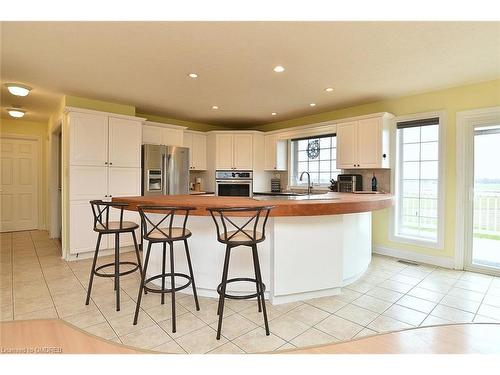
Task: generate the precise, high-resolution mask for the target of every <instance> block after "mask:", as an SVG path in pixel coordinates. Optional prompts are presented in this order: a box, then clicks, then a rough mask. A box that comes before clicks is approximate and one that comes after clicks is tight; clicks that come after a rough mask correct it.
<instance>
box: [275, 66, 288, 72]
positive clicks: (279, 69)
mask: <svg viewBox="0 0 500 375" xmlns="http://www.w3.org/2000/svg"><path fill="white" fill-rule="evenodd" d="M273 70H274V71H275V72H276V73H281V72H284V71H285V68H284V67H282V66H281V65H277V66H275V67H274V69H273Z"/></svg>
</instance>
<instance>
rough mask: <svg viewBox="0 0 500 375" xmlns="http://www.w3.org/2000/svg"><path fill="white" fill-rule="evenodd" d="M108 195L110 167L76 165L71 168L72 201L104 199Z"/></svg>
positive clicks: (70, 189) (70, 190) (70, 192)
mask: <svg viewBox="0 0 500 375" xmlns="http://www.w3.org/2000/svg"><path fill="white" fill-rule="evenodd" d="M107 194H108V167H106V166H99V167H97V166H95V167H90V166H86V165H74V166H71V167H70V168H69V199H70V200H87V201H89V200H91V199H104V197H106V196H107ZM87 203H88V202H87Z"/></svg>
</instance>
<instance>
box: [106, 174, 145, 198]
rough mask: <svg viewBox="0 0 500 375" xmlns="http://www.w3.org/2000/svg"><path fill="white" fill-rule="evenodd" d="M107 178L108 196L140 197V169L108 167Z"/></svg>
mask: <svg viewBox="0 0 500 375" xmlns="http://www.w3.org/2000/svg"><path fill="white" fill-rule="evenodd" d="M108 176H109V177H108V181H109V185H108V194H109V195H110V196H112V197H126V196H136V195H141V168H121V167H109V172H108Z"/></svg>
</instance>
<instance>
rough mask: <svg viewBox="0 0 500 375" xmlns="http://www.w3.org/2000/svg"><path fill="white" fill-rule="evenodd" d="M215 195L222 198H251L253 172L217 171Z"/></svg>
mask: <svg viewBox="0 0 500 375" xmlns="http://www.w3.org/2000/svg"><path fill="white" fill-rule="evenodd" d="M215 195H217V196H220V197H251V196H252V195H253V172H252V171H221V170H218V171H215Z"/></svg>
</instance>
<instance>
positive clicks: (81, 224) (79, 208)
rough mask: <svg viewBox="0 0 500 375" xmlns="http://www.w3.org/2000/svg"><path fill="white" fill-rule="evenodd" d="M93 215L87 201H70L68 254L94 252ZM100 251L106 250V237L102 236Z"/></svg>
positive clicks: (95, 236) (95, 241) (95, 237)
mask: <svg viewBox="0 0 500 375" xmlns="http://www.w3.org/2000/svg"><path fill="white" fill-rule="evenodd" d="M93 228H94V215H93V214H92V208H91V206H90V203H89V202H88V201H72V202H70V205H69V238H70V240H69V252H70V254H78V253H84V252H88V251H94V250H95V246H96V243H97V233H96V232H94V230H93ZM99 248H100V249H107V248H108V239H107V236H102V240H101V246H100V247H99Z"/></svg>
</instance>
